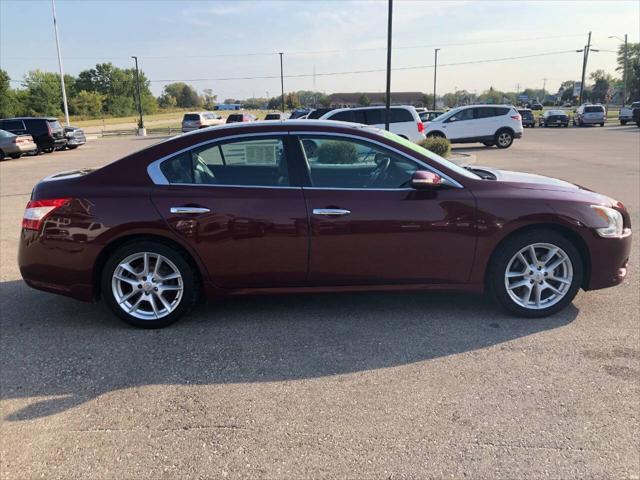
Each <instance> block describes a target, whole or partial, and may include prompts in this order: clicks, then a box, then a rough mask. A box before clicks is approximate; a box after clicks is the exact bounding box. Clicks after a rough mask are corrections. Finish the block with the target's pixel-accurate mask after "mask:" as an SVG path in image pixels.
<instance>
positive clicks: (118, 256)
mask: <svg viewBox="0 0 640 480" xmlns="http://www.w3.org/2000/svg"><path fill="white" fill-rule="evenodd" d="M101 285H102V297H103V298H104V299H105V301H106V302H107V304H108V305H109V307H110V308H111V310H112V311H113V312H114V313H115V314H116V315H118V316H119V317H120V318H122V319H123V320H124V321H125V322H127V323H129V324H130V325H133V326H135V327H140V328H161V327H166V326H167V325H170V324H171V323H173V322H175V321H176V320H178V319H179V318H180V317H181V316H182V315H184V314H185V313H187V312H188V311H189V310H190V309H191V308H192V307H193V305H194V304H195V302H196V299H197V283H196V276H195V274H194V271H193V269H192V267H191V265H190V264H189V262H188V261H187V259H186V258H185V257H184V256H183V255H182V254H181V253H180V252H178V251H176V250H175V249H172V248H170V247H168V246H166V245H163V244H162V243H158V242H152V241H136V242H132V243H128V244H125V245H124V246H122V247H121V248H119V249H118V250H117V251H116V252H115V253H113V255H111V257H110V258H109V259H108V260H107V263H106V264H105V267H104V269H103V271H102V284H101Z"/></svg>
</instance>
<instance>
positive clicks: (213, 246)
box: [152, 135, 309, 289]
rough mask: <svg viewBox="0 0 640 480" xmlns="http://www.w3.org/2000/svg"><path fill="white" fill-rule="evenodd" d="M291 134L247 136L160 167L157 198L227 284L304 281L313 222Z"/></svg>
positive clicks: (180, 231)
mask: <svg viewBox="0 0 640 480" xmlns="http://www.w3.org/2000/svg"><path fill="white" fill-rule="evenodd" d="M291 157H292V155H291V153H290V141H289V139H288V137H287V136H286V135H269V136H256V135H252V136H247V137H244V138H239V139H238V138H236V139H233V140H229V141H219V142H213V143H210V144H206V145H204V146H201V147H198V148H193V149H191V150H187V151H185V152H183V153H181V154H179V155H176V156H174V157H172V158H170V159H168V160H165V161H164V162H161V163H160V164H159V165H157V167H154V168H157V170H158V174H160V175H162V177H164V178H166V179H167V184H165V185H157V186H156V187H155V188H154V191H153V194H152V199H153V202H154V204H155V205H156V207H157V209H158V211H159V212H160V214H161V215H162V216H163V217H164V218H165V219H166V221H167V223H168V225H169V226H170V227H171V229H173V230H174V232H175V233H176V234H177V235H179V236H180V237H182V238H183V239H184V240H185V241H187V242H189V243H190V244H191V245H192V246H193V248H194V250H195V251H196V252H197V253H198V255H199V256H200V258H201V260H202V261H203V262H204V264H205V265H206V267H207V270H208V272H209V275H210V278H211V280H212V282H213V283H214V284H215V285H217V286H219V287H222V288H229V289H234V288H251V287H280V286H296V285H300V284H302V283H304V281H305V280H306V276H307V261H308V249H309V245H308V241H309V239H308V223H307V212H306V208H305V203H304V197H303V194H302V188H301V187H299V186H297V187H296V186H294V185H296V181H295V180H294V177H295V175H294V174H292V173H291V170H290V164H291V162H290V159H291Z"/></svg>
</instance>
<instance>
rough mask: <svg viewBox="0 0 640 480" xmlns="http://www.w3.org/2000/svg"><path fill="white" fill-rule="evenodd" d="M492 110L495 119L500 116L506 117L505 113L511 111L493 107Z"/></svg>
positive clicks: (507, 108) (505, 108) (506, 108)
mask: <svg viewBox="0 0 640 480" xmlns="http://www.w3.org/2000/svg"><path fill="white" fill-rule="evenodd" d="M493 110H494V112H495V113H494V115H495V116H496V117H500V116H502V115H506V114H507V113H509V111H510V110H511V109H510V108H509V107H494V108H493ZM529 113H531V112H529Z"/></svg>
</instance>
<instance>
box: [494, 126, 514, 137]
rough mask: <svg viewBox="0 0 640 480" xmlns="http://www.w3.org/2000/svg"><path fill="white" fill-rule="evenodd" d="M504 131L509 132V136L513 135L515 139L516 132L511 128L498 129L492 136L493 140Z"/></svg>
mask: <svg viewBox="0 0 640 480" xmlns="http://www.w3.org/2000/svg"><path fill="white" fill-rule="evenodd" d="M504 131H507V132H510V133H511V135H513V136H514V137H515V134H516V132H515V130H514V129H513V128H511V127H500V128H499V129H497V130H496V133H494V134H493V136H494V138H495V136H496V135H498V134H499V133H500V132H504Z"/></svg>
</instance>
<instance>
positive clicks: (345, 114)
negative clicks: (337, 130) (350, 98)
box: [329, 110, 353, 122]
mask: <svg viewBox="0 0 640 480" xmlns="http://www.w3.org/2000/svg"><path fill="white" fill-rule="evenodd" d="M329 119H330V120H337V121H339V122H353V112H352V111H351V110H344V111H342V112H337V113H335V114H333V115H331V117H329Z"/></svg>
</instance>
